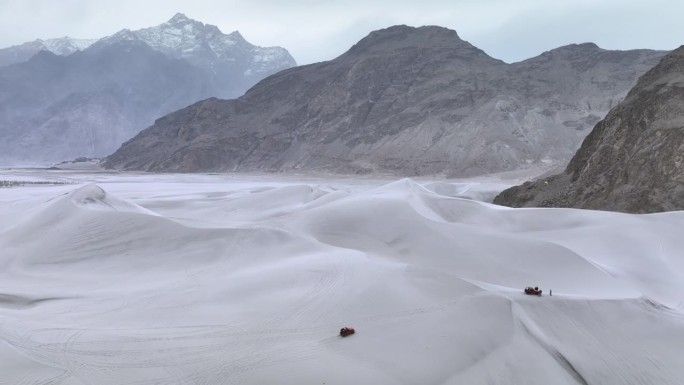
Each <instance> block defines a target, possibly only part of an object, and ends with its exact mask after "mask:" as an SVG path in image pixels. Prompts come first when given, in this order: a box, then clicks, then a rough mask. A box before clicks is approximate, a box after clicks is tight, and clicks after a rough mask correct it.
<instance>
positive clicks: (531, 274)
mask: <svg viewBox="0 0 684 385" xmlns="http://www.w3.org/2000/svg"><path fill="white" fill-rule="evenodd" d="M33 176H34V177H35V175H33ZM13 177H17V176H16V175H13ZM51 177H52V176H51V174H46V175H44V176H42V179H43V180H44V179H49V178H51ZM59 178H60V180H67V181H74V182H75V183H77V184H75V185H59V186H31V185H27V186H26V187H17V188H9V189H0V217H1V218H2V221H1V223H0V250H2V253H1V254H0V268H1V270H0V384H13V385H14V384H380V385H382V384H677V383H681V382H682V379H684V355H682V354H681V349H682V347H683V346H684V283H683V282H684V280H683V278H684V253H682V250H684V237H681V236H680V233H681V229H682V228H683V226H684V212H672V213H664V214H656V215H627V214H619V213H606V212H597V211H584V210H565V209H507V208H502V207H498V206H494V205H491V204H489V203H485V202H482V201H481V200H482V199H488V197H491V196H492V194H493V193H494V192H495V191H496V190H497V189H498V188H504V187H505V186H504V185H500V184H498V183H495V182H488V183H483V184H478V183H476V182H474V181H466V182H453V183H449V182H444V181H440V182H435V181H425V182H418V181H413V180H410V179H403V180H399V181H393V182H387V181H373V180H361V181H358V180H357V181H354V180H343V179H328V180H315V179H312V178H301V180H297V179H294V178H280V179H267V178H265V177H244V178H239V177H230V178H229V177H225V176H220V175H216V176H199V175H196V176H192V175H166V176H150V175H119V176H117V175H105V174H102V175H100V174H68V173H62V174H59ZM93 182H94V183H93ZM527 285H539V286H540V287H541V288H542V289H543V290H544V295H543V296H542V297H537V296H526V295H524V294H523V293H522V288H523V287H524V286H527ZM549 289H553V296H549ZM347 325H350V326H354V327H355V328H356V330H357V333H356V334H355V335H353V336H351V337H347V338H340V337H338V332H339V329H340V327H342V326H347Z"/></svg>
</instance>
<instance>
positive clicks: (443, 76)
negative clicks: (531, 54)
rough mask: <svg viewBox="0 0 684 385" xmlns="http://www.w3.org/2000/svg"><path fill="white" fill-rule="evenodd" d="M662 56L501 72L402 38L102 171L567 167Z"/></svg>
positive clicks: (441, 40) (350, 56)
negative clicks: (595, 128)
mask: <svg viewBox="0 0 684 385" xmlns="http://www.w3.org/2000/svg"><path fill="white" fill-rule="evenodd" d="M664 54H665V52H662V51H652V50H632V51H609V50H604V49H601V48H599V47H597V46H596V45H594V44H579V45H569V46H565V47H560V48H557V49H554V50H551V51H549V52H545V53H543V54H541V55H540V56H538V57H535V58H532V59H529V60H525V61H522V62H519V63H513V64H506V63H504V62H502V61H500V60H497V59H494V58H492V57H490V56H488V55H487V54H486V53H484V52H483V51H481V50H480V49H478V48H476V47H474V46H473V45H471V44H469V43H468V42H466V41H463V40H461V39H460V38H459V37H458V35H457V34H456V32H454V31H452V30H448V29H445V28H441V27H420V28H413V27H407V26H394V27H391V28H387V29H384V30H379V31H375V32H372V33H371V34H369V35H368V36H367V37H366V38H364V39H362V40H361V41H359V42H358V43H357V44H356V45H354V46H353V47H352V48H351V49H350V50H349V51H347V52H346V53H344V54H343V55H341V56H340V57H338V58H336V59H334V60H331V61H327V62H322V63H316V64H311V65H306V66H301V67H295V68H291V69H288V70H284V71H281V72H279V73H277V74H275V75H273V76H270V77H268V78H266V79H265V80H262V81H261V82H259V83H258V84H257V85H256V86H254V87H253V88H251V89H250V90H249V91H248V92H247V93H246V94H245V95H244V96H241V97H239V98H237V99H235V100H219V99H215V98H212V99H208V100H205V101H202V102H199V103H196V104H194V105H192V106H189V107H187V108H184V109H181V110H179V111H176V112H174V113H171V114H169V115H167V116H165V117H163V118H161V119H159V120H157V121H156V123H155V124H154V125H153V126H151V127H149V128H147V129H145V130H144V131H142V132H141V133H140V134H138V135H137V136H135V137H134V138H133V139H131V140H129V141H128V142H126V143H125V144H124V145H123V146H122V147H121V148H120V149H119V150H117V151H116V152H115V153H114V154H112V155H111V156H109V157H107V158H106V160H105V161H104V163H103V164H104V165H105V166H106V167H109V168H115V169H122V170H146V171H163V172H196V171H244V172H253V171H262V172H263V171H265V172H291V171H298V172H299V171H307V172H331V173H341V174H354V173H359V174H367V173H385V174H394V175H402V176H413V175H446V176H450V177H455V176H470V175H479V174H485V173H491V172H498V171H506V170H513V169H519V168H523V167H528V166H536V165H554V164H557V165H564V164H566V163H567V161H568V160H569V159H570V157H571V156H572V155H573V153H574V152H575V150H576V149H577V148H578V147H579V145H580V143H581V141H582V139H583V138H584V137H585V136H586V134H587V133H588V132H589V131H590V128H591V127H593V125H594V124H595V123H596V122H598V121H599V120H601V119H602V118H603V117H604V116H605V114H606V113H607V112H608V110H609V109H611V108H612V107H614V106H615V105H617V104H618V103H619V102H620V101H621V100H622V99H623V97H624V96H625V95H626V93H627V91H628V90H629V89H630V88H631V87H632V86H633V85H634V83H635V82H636V80H637V78H638V77H639V76H641V75H642V74H643V73H644V72H646V71H647V70H648V69H650V68H651V67H653V66H654V65H655V64H656V63H657V62H658V61H659V60H660V58H661V57H662V56H663V55H664Z"/></svg>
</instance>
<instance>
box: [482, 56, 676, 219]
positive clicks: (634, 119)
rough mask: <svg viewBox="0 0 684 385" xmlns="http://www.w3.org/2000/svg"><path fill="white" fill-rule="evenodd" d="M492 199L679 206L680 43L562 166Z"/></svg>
mask: <svg viewBox="0 0 684 385" xmlns="http://www.w3.org/2000/svg"><path fill="white" fill-rule="evenodd" d="M494 203H497V204H501V205H506V206H512V207H533V206H540V207H575V208H584V209H597V210H610V211H623V212H629V213H652V212H660V211H671V210H683V209H684V46H683V47H680V48H678V49H677V50H675V51H673V52H671V53H670V54H668V55H667V56H665V57H664V58H663V59H662V60H661V61H660V63H659V64H658V65H657V66H655V67H654V68H653V69H651V70H650V71H648V72H647V73H646V74H644V75H643V76H642V77H641V78H640V79H639V81H638V83H637V84H636V86H635V87H634V88H633V89H632V90H631V91H630V92H629V94H628V95H627V97H626V98H625V100H624V101H623V102H622V103H620V104H619V105H618V106H616V107H615V108H613V109H612V110H611V111H610V112H609V113H608V115H607V116H606V118H605V119H603V120H602V121H600V122H599V123H598V124H597V125H596V126H595V127H594V129H593V131H592V132H591V133H590V134H589V135H588V136H587V137H586V139H585V140H584V142H583V143H582V146H581V148H580V149H579V150H578V151H577V153H576V154H575V156H574V157H573V158H572V160H571V161H570V163H569V164H568V166H567V168H566V169H565V172H564V173H562V174H559V175H555V176H552V177H549V178H545V179H541V180H537V181H532V182H527V183H525V184H523V185H521V186H516V187H513V188H510V189H508V190H505V191H504V192H502V193H501V194H500V195H499V196H497V197H496V199H495V200H494Z"/></svg>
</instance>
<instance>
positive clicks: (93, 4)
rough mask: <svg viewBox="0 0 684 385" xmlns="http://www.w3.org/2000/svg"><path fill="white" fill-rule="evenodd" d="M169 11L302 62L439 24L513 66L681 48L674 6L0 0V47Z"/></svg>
mask: <svg viewBox="0 0 684 385" xmlns="http://www.w3.org/2000/svg"><path fill="white" fill-rule="evenodd" d="M176 12H181V13H184V14H185V15H187V16H188V17H190V18H192V19H195V20H198V21H201V22H203V23H207V24H213V25H216V26H218V27H219V28H220V29H221V30H222V31H223V32H224V33H229V32H232V31H235V30H238V31H240V33H241V34H242V35H243V36H244V37H245V39H247V41H249V42H250V43H252V44H255V45H259V46H274V45H277V46H281V47H285V48H287V49H288V50H289V51H290V53H291V54H292V56H294V58H295V59H296V60H297V62H298V63H299V64H307V63H312V62H317V61H323V60H329V59H332V58H334V57H336V56H338V55H339V54H341V53H343V52H344V51H346V50H347V49H348V48H349V47H351V46H352V45H353V44H354V43H356V42H357V41H358V40H359V39H361V38H363V37H364V36H366V35H367V34H368V33H369V32H371V31H373V30H376V29H381V28H386V27H389V26H391V25H396V24H407V25H411V26H416V27H417V26H421V25H439V26H443V27H447V28H450V29H454V30H456V31H457V32H458V34H459V36H460V37H461V38H462V39H464V40H467V41H469V42H470V43H472V44H473V45H475V46H477V47H479V48H481V49H483V50H484V51H485V52H487V53H488V54H489V55H491V56H493V57H495V58H497V59H501V60H504V61H506V62H514V61H519V60H523V59H526V58H529V57H532V56H536V55H538V54H540V53H542V52H544V51H547V50H549V49H552V48H555V47H558V46H561V45H565V44H570V43H583V42H594V43H596V44H598V45H599V46H600V47H602V48H607V49H632V48H652V49H674V48H676V47H679V46H680V45H682V44H684V22H682V20H681V17H682V15H684V1H681V0H649V1H646V0H191V1H188V0H0V47H2V48H4V47H8V46H11V45H16V44H20V43H23V42H27V41H31V40H35V39H37V38H41V39H47V38H54V37H61V36H65V35H68V36H71V37H77V38H100V37H103V36H107V35H111V34H113V33H115V32H117V31H119V30H121V29H123V28H128V29H140V28H144V27H150V26H154V25H158V24H161V23H163V22H165V21H167V20H168V19H170V18H171V17H172V16H173V15H174V14H175V13H176Z"/></svg>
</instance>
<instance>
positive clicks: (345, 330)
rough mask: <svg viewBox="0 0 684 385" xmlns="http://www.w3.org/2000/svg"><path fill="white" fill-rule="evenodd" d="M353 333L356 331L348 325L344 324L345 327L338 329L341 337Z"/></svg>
mask: <svg viewBox="0 0 684 385" xmlns="http://www.w3.org/2000/svg"><path fill="white" fill-rule="evenodd" d="M354 333H356V332H355V331H354V328H350V327H348V326H345V327H343V328H342V329H340V336H341V337H346V336H350V335H352V334H354Z"/></svg>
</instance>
